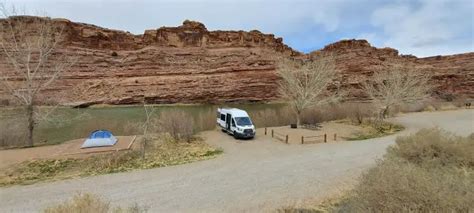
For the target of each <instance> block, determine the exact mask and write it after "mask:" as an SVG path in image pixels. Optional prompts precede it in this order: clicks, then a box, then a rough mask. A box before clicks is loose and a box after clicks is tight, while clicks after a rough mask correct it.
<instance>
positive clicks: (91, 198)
mask: <svg viewBox="0 0 474 213" xmlns="http://www.w3.org/2000/svg"><path fill="white" fill-rule="evenodd" d="M146 211H147V209H146V208H144V207H141V206H138V205H137V204H135V205H132V206H129V207H113V206H112V205H110V202H108V201H106V200H105V199H103V198H101V197H99V196H97V195H94V194H89V193H85V194H76V195H74V197H73V198H72V199H70V200H68V201H65V202H63V203H60V204H56V205H52V206H49V207H47V208H46V209H44V210H43V212H44V213H86V212H96V213H141V212H146Z"/></svg>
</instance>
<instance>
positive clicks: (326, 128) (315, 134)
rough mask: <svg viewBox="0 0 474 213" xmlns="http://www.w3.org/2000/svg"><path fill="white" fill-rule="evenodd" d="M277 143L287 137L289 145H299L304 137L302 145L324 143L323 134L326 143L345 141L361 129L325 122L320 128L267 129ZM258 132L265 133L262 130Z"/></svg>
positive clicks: (286, 127) (287, 127)
mask: <svg viewBox="0 0 474 213" xmlns="http://www.w3.org/2000/svg"><path fill="white" fill-rule="evenodd" d="M272 130H273V138H275V139H278V140H279V141H282V142H285V141H286V137H287V136H288V143H289V144H301V137H304V139H303V140H304V143H305V144H310V143H324V134H326V141H327V142H335V141H345V138H348V137H351V136H354V135H356V134H358V133H360V132H362V131H365V129H364V128H363V127H360V126H354V125H349V124H344V123H337V122H325V123H322V124H321V125H320V126H317V127H311V128H301V127H298V128H297V129H292V128H290V126H281V127H269V128H267V136H270V137H271V136H272V135H271V134H272V133H271V132H272ZM260 131H265V130H264V129H262V130H260ZM334 136H336V137H334Z"/></svg>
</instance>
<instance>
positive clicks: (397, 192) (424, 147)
mask: <svg viewBox="0 0 474 213" xmlns="http://www.w3.org/2000/svg"><path fill="white" fill-rule="evenodd" d="M473 144H474V139H473V138H472V137H458V136H453V135H452V134H450V133H447V132H444V131H442V130H439V129H428V130H421V131H420V132H418V133H416V134H414V135H411V136H407V137H399V138H397V141H396V146H394V147H392V148H390V149H389V151H388V154H387V155H386V156H385V157H384V159H383V160H382V161H380V162H378V163H377V166H375V167H374V168H372V169H370V170H369V171H368V172H366V173H365V174H364V175H363V176H362V178H361V182H360V183H359V184H358V185H357V186H356V188H355V189H354V190H353V191H351V192H350V193H349V196H348V197H347V198H346V199H343V200H342V201H341V202H340V203H339V204H338V205H337V206H336V207H335V208H334V211H337V212H470V211H472V210H474V166H473V162H474V160H473V159H474V154H473V151H474V149H473V146H474V145H473Z"/></svg>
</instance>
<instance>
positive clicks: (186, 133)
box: [156, 110, 194, 142]
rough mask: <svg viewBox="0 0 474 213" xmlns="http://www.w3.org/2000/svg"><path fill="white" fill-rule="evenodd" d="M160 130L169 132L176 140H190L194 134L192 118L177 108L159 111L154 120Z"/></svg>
mask: <svg viewBox="0 0 474 213" xmlns="http://www.w3.org/2000/svg"><path fill="white" fill-rule="evenodd" d="M156 124H157V125H158V129H159V131H160V132H163V133H167V134H169V135H170V136H171V137H172V138H174V139H175V140H177V141H181V140H185V141H188V142H189V141H191V139H192V137H193V135H194V119H193V118H192V116H191V115H189V114H187V113H185V112H183V111H178V110H171V111H169V112H166V113H161V114H160V116H159V118H158V119H157V121H156Z"/></svg>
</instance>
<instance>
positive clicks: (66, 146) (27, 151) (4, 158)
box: [0, 136, 135, 169]
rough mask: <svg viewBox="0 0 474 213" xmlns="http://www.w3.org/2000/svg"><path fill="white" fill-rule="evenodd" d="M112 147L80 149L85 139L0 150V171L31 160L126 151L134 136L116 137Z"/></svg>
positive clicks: (81, 156) (80, 156)
mask: <svg viewBox="0 0 474 213" xmlns="http://www.w3.org/2000/svg"><path fill="white" fill-rule="evenodd" d="M116 138H117V143H116V144H115V145H114V146H108V147H94V148H85V149H81V145H82V144H83V143H84V141H85V140H86V139H85V138H82V139H76V140H71V141H67V142H65V143H62V144H58V145H51V146H40V147H33V148H23V149H7V150H0V169H3V168H6V167H8V166H11V165H14V164H17V163H20V162H23V161H27V160H33V159H54V158H83V157H87V156H89V154H93V153H103V152H113V151H120V150H126V149H129V148H130V145H131V144H132V143H133V142H134V140H135V136H117V137H116Z"/></svg>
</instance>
